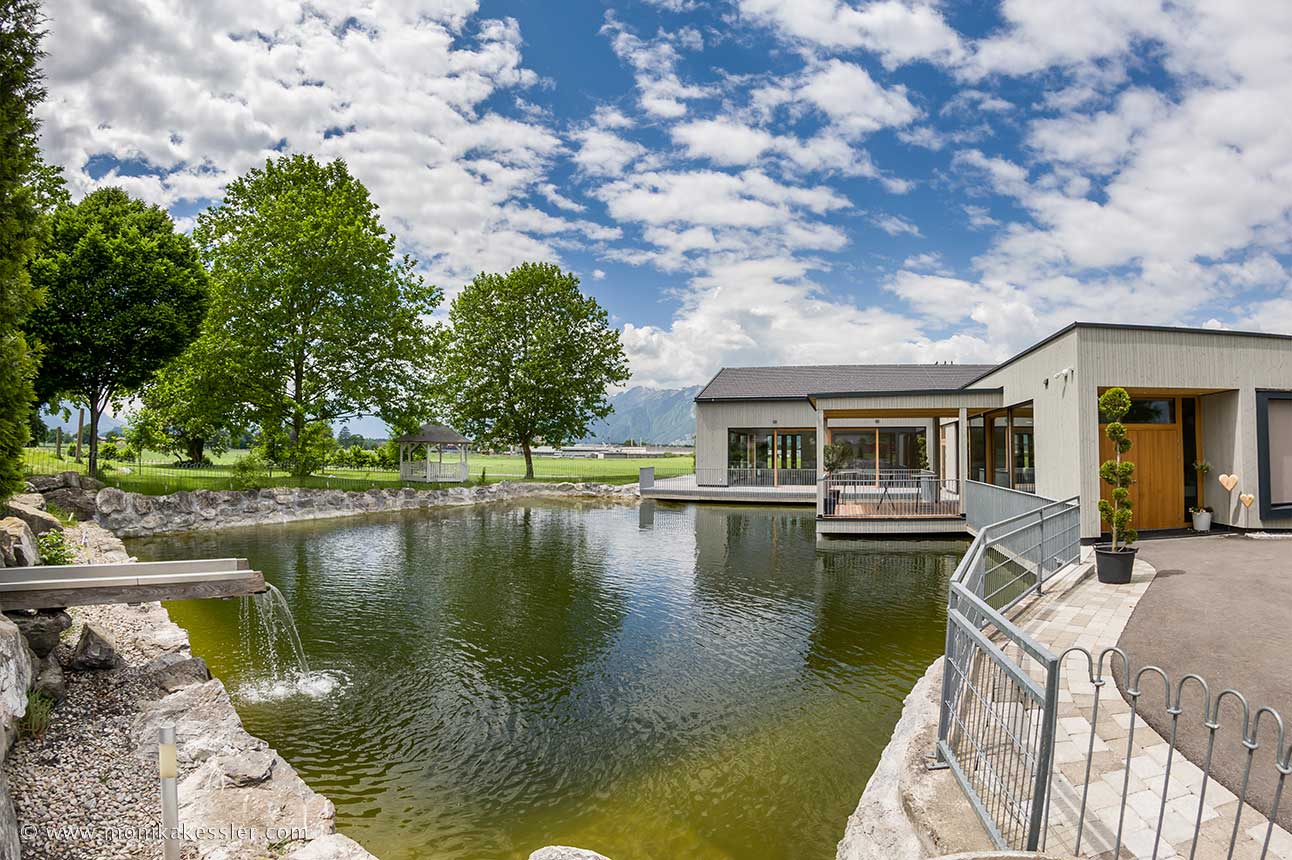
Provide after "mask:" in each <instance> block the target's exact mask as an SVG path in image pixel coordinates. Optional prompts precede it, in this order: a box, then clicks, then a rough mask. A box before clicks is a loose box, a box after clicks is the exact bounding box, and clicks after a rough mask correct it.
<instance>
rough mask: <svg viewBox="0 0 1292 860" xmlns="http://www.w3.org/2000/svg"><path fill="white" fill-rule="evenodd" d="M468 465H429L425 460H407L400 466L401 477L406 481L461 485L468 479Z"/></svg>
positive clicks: (454, 463) (433, 463) (453, 463)
mask: <svg viewBox="0 0 1292 860" xmlns="http://www.w3.org/2000/svg"><path fill="white" fill-rule="evenodd" d="M467 469H468V467H467V464H466V463H460V462H456V461H455V462H452V463H435V462H432V463H429V464H428V463H427V462H426V461H425V460H422V461H418V460H405V461H404V462H403V463H401V464H400V467H399V477H400V478H401V479H403V480H405V481H431V482H433V483H445V484H450V483H460V482H462V481H465V480H466V479H467Z"/></svg>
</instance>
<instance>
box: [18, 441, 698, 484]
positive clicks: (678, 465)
mask: <svg viewBox="0 0 1292 860" xmlns="http://www.w3.org/2000/svg"><path fill="white" fill-rule="evenodd" d="M71 450H72V449H71V448H70V447H68V446H66V445H65V446H64V448H63V454H64V457H63V459H61V460H60V459H58V458H56V457H55V456H54V449H53V447H52V446H42V447H39V448H26V449H24V457H25V461H26V465H27V470H28V472H30V473H32V474H44V475H49V474H56V473H58V472H65V471H68V470H72V471H77V472H81V473H84V472H85V464H84V463H77V462H75V461H74V460H73V459H72V456H71ZM82 453H84V451H83V452H82ZM246 455H247V452H246V451H238V450H234V451H226V452H225V453H223V454H221V455H219V456H213V457H212V459H213V460H214V461H215V462H214V463H213V464H212V465H210V466H202V467H200V468H182V467H178V466H175V465H173V463H174V461H173V459H171V458H169V457H167V456H166V455H164V454H160V453H155V452H146V453H145V455H144V459H143V462H142V463H115V462H114V463H108V464H106V466H107V468H106V469H105V470H104V473H103V474H102V475H101V476H100V477H101V478H102V479H103V480H104V481H105V482H107V483H108V484H110V485H112V486H116V487H120V488H121V489H123V490H130V491H132V492H136V493H147V494H150V495H161V494H165V493H173V492H176V491H178V490H198V489H208V490H227V489H232V488H233V470H232V464H233V463H235V462H237V461H238V460H240V459H241V458H243V457H245V456H246ZM643 466H654V467H655V475H656V477H659V478H668V477H673V476H676V475H686V474H690V473H691V472H693V471H694V470H695V460H694V458H693V457H689V456H686V457H637V458H630V459H621V460H592V459H579V458H573V457H536V458H534V480H535V481H547V482H552V481H601V482H604V483H608V484H630V483H633V482H634V481H636V480H637V475H638V469H640V468H642V467H643ZM469 468H470V474H471V483H473V484H478V483H480V481H481V477H482V472H483V478H484V481H485V482H486V483H496V482H498V481H518V480H522V478H523V476H524V474H525V458H524V457H520V456H515V457H513V456H508V455H497V454H488V455H486V454H472V455H471V458H470V462H469ZM265 484H266V485H267V486H302V487H317V488H328V489H343V490H366V489H369V488H372V487H400V486H410V487H417V486H425V485H424V484H418V483H411V482H401V481H400V480H399V476H398V473H396V472H394V471H384V470H362V469H326V470H323V471H322V472H319V473H317V474H314V475H311V476H310V477H308V478H305V479H303V480H302V479H298V478H293V477H291V476H290V475H286V474H284V473H281V472H273V473H271V474H270V476H269V478H268V480H267V481H266V482H265Z"/></svg>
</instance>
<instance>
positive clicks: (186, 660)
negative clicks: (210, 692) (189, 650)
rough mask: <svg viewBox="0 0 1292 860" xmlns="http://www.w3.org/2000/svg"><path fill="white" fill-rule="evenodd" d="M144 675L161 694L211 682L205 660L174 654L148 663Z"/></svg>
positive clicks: (163, 655) (164, 655)
mask: <svg viewBox="0 0 1292 860" xmlns="http://www.w3.org/2000/svg"><path fill="white" fill-rule="evenodd" d="M144 673H145V675H146V676H147V677H148V680H149V682H150V683H152V684H153V685H154V686H155V687H156V688H157V689H158V690H159V691H160V692H162V693H163V694H165V693H174V692H175V691H176V690H182V689H184V688H185V687H191V686H193V685H194V684H205V683H206V682H207V681H209V680H211V670H210V669H208V668H207V665H206V661H205V660H203V659H202V658H201V657H186V656H184V655H183V654H179V653H174V652H171V653H166V654H162V655H161V656H160V657H157V658H155V659H153V660H151V661H149V663H148V664H147V665H146V666H145V667H144Z"/></svg>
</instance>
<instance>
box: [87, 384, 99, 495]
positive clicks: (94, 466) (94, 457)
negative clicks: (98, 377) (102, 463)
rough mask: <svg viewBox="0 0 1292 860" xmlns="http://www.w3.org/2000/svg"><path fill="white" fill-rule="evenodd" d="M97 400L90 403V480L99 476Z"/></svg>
mask: <svg viewBox="0 0 1292 860" xmlns="http://www.w3.org/2000/svg"><path fill="white" fill-rule="evenodd" d="M100 411H101V407H100V406H99V403H98V400H97V399H95V400H92V401H91V402H90V469H89V475H90V477H91V478H97V477H98V476H99V412H100Z"/></svg>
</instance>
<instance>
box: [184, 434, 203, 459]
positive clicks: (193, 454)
mask: <svg viewBox="0 0 1292 860" xmlns="http://www.w3.org/2000/svg"><path fill="white" fill-rule="evenodd" d="M185 447H186V448H187V450H186V451H185V454H186V455H187V456H188V460H189V462H190V463H201V462H202V456H203V454H204V453H205V449H206V440H205V439H202V438H197V439H189V440H188V444H187V445H186V446H185Z"/></svg>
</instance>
